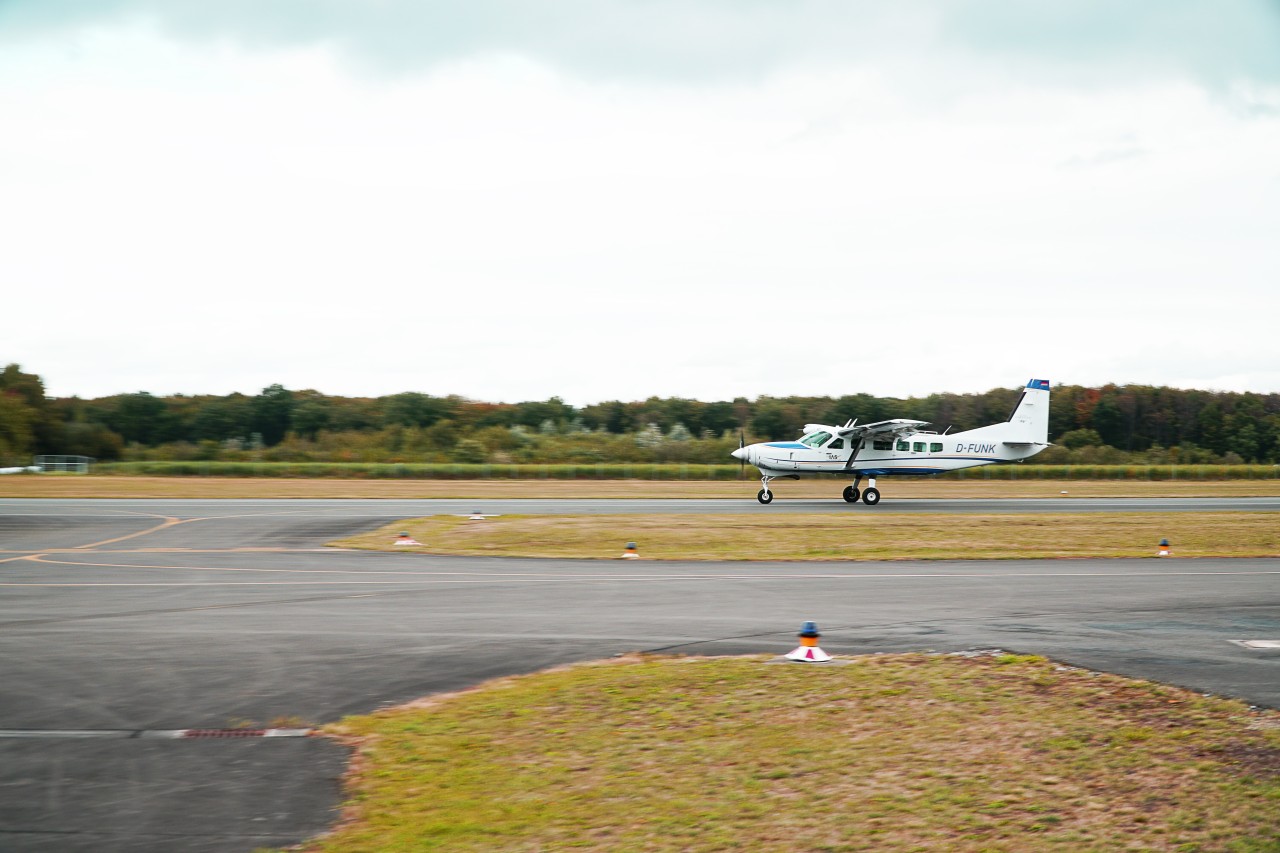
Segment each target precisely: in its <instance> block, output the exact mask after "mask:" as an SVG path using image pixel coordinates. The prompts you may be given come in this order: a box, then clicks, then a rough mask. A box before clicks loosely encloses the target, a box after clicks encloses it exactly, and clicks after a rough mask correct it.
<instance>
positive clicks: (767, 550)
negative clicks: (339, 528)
mask: <svg viewBox="0 0 1280 853" xmlns="http://www.w3.org/2000/svg"><path fill="white" fill-rule="evenodd" d="M402 531H403V532H407V533H409V534H410V535H411V536H412V537H413V538H414V539H415V540H417V541H418V542H421V543H423V544H422V545H421V546H407V547H406V546H399V545H395V544H393V543H394V540H395V537H396V535H397V534H398V533H400V532H402ZM1161 539H1168V540H1169V541H1170V542H1172V543H1173V545H1174V554H1175V555H1176V556H1181V557H1273V556H1280V513H1270V512H1255V513H1249V512H1242V513H1226V512H1215V513H1204V514H1196V513H1169V514H1156V513H1097V514H1095V513H1087V514H1084V513H1081V514H1063V515H1048V514H1044V515H1041V514H1034V515H1004V514H1001V515H951V514H941V513H938V514H935V513H910V514H887V513H876V512H875V511H874V510H871V511H867V512H856V513H852V512H851V513H848V514H838V515H836V514H828V513H822V514H815V515H803V514H795V513H788V514H785V515H784V514H781V513H779V514H776V515H769V514H763V513H752V514H750V515H734V514H726V515H719V514H717V515H666V514H653V515H647V514H644V515H640V514H637V515H582V516H531V515H511V516H499V517H497V518H488V519H486V520H484V521H468V520H467V519H465V518H459V517H457V516H443V515H438V516H430V517H427V518H420V519H413V520H409V521H398V522H396V523H394V524H390V525H387V526H386V527H383V528H381V529H379V530H375V531H371V532H368V533H362V534H359V535H357V536H352V537H350V538H347V539H342V540H338V541H336V542H332V543H330V544H332V545H335V546H338V547H344V548H360V549H368V550H385V551H392V550H394V551H420V552H427V553H432V554H457V555H466V556H487V557H557V558H566V557H568V558H602V557H617V556H619V555H621V553H622V551H623V548H624V546H625V545H626V543H627V542H636V543H637V545H638V546H639V549H638V550H639V552H640V556H641V557H642V558H645V559H664V560H907V559H910V560H943V559H948V560H951V559H963V560H975V559H1022V558H1027V559H1036V558H1052V557H1152V556H1155V554H1156V550H1157V549H1156V545H1157V543H1158V542H1159V541H1160V540H1161Z"/></svg>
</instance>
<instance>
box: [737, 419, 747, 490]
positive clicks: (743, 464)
mask: <svg viewBox="0 0 1280 853" xmlns="http://www.w3.org/2000/svg"><path fill="white" fill-rule="evenodd" d="M746 446H747V439H746V436H745V435H743V432H742V430H738V449H739V450H741V449H742V448H744V447H746ZM746 473H747V460H746V456H745V454H744V455H743V456H741V457H739V458H738V479H739V480H741V479H742V478H743V477H744V476H746Z"/></svg>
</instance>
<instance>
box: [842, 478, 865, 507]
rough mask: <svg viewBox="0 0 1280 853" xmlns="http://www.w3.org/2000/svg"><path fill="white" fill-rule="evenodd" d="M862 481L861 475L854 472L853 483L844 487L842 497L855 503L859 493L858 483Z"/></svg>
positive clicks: (859, 495)
mask: <svg viewBox="0 0 1280 853" xmlns="http://www.w3.org/2000/svg"><path fill="white" fill-rule="evenodd" d="M861 482H862V475H861V474H855V475H854V477H853V485H852V486H845V487H844V499H845V500H847V501H848V502H849V503H851V504H856V503H857V502H858V498H859V497H861V496H862V495H861V493H860V492H859V491H858V484H859V483H861Z"/></svg>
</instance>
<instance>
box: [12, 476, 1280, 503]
mask: <svg viewBox="0 0 1280 853" xmlns="http://www.w3.org/2000/svg"><path fill="white" fill-rule="evenodd" d="M845 485H846V483H845V482H844V481H843V480H836V479H818V480H801V481H798V482H784V483H774V486H773V488H774V491H775V492H776V493H777V495H778V499H779V500H788V499H797V498H805V499H810V500H812V499H830V500H832V501H839V500H841V498H840V491H841V489H843V488H844V486H845ZM759 488H760V483H759V481H758V480H757V479H754V478H750V479H743V480H739V481H737V482H731V481H711V480H684V481H681V480H343V479H334V480H324V479H310V478H305V479H304V478H297V479H292V480H291V479H285V478H276V477H263V478H243V479H241V478H235V477H131V476H94V475H85V476H72V475H63V476H57V475H27V474H23V475H15V476H8V477H0V497H7V498H263V499H265V498H400V499H403V498H463V499H468V498H727V499H739V500H742V501H743V502H744V503H754V501H755V495H756V491H757V490H758V489H759ZM880 489H881V491H882V492H884V493H885V499H886V500H900V499H911V498H957V499H958V498H1051V497H1053V498H1056V497H1061V496H1062V495H1061V493H1062V492H1064V491H1065V492H1066V493H1067V497H1070V498H1097V497H1205V496H1217V497H1229V496H1236V497H1259V496H1280V479H1271V480H1196V481H1192V480H1168V481H1159V480H1156V481H1149V480H983V479H981V478H980V477H977V476H975V477H974V478H972V479H966V480H938V479H921V480H910V479H906V480H904V479H898V478H893V479H888V478H886V479H882V480H881V481H880Z"/></svg>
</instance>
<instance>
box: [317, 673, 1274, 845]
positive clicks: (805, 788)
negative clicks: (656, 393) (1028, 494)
mask: <svg viewBox="0 0 1280 853" xmlns="http://www.w3.org/2000/svg"><path fill="white" fill-rule="evenodd" d="M764 660H765V658H757V659H751V658H650V659H644V658H640V659H636V658H633V659H627V660H623V661H619V662H613V663H604V664H596V665H586V666H579V667H574V668H570V669H566V670H560V671H552V672H547V673H542V674H537V675H532V676H525V677H520V678H512V679H504V680H501V681H497V682H494V683H491V684H488V685H484V686H482V687H480V688H478V689H475V690H471V691H467V692H464V693H461V694H455V695H453V696H446V697H436V698H433V699H429V700H425V701H423V702H421V703H415V704H414V705H410V706H405V707H403V708H398V709H390V710H386V711H381V712H378V713H375V714H372V715H369V716H364V717H355V718H349V719H346V720H343V721H341V722H340V723H338V724H335V725H332V726H330V727H329V731H330V732H331V733H333V734H335V735H338V736H340V737H343V738H345V739H347V741H348V742H350V743H353V744H356V745H357V747H358V749H357V754H356V758H355V761H354V763H353V766H352V770H351V772H350V773H349V775H348V778H347V797H348V800H347V806H346V816H345V819H344V820H343V822H342V824H341V825H340V827H339V828H338V829H337V831H336V832H335V833H333V834H332V835H329V836H328V837H325V838H322V839H319V840H317V841H314V842H312V843H310V844H307V845H305V846H304V849H306V850H307V851H311V853H321V851H334V853H338V851H341V853H362V851H368V853H374V851H377V853H395V851H424V850H448V851H486V852H487V851H496V850H502V851H553V850H601V851H605V850H607V851H738V850H770V851H772V850H786V851H859V850H869V851H870V850H876V851H878V850H894V851H897V850H922V851H923V850H929V851H933V850H946V851H991V852H992V853H995V851H1027V850H1064V851H1068V850H1069V851H1114V850H1153V851H1154V850H1158V851H1165V850H1168V851H1174V850H1178V851H1192V850H1196V851H1210V850H1213V851H1227V850H1231V851H1259V852H1260V851H1274V850H1277V849H1280V715H1278V714H1277V713H1275V712H1270V711H1254V710H1251V709H1249V708H1248V707H1246V706H1244V705H1242V704H1240V703H1238V702H1235V701H1229V700H1225V699H1218V698H1211V697H1205V696H1201V695H1199V694H1195V693H1190V692H1188V691H1184V690H1179V689H1175V688H1170V687H1163V686H1159V685H1155V684H1150V683H1146V682H1140V681H1134V680H1130V679H1125V678H1120V677H1116V676H1110V675H1103V674H1098V673H1090V672H1085V671H1082V670H1077V669H1073V668H1070V667H1063V666H1058V665H1055V664H1053V663H1051V662H1048V661H1045V660H1043V659H1040V658H1032V657H1023V656H1016V655H993V656H985V657H969V658H966V657H957V656H936V655H883V656H871V657H863V658H856V659H852V662H851V663H850V664H849V665H846V666H828V665H813V664H787V665H778V666H770V665H766V664H765V663H764V662H763V661H764Z"/></svg>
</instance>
